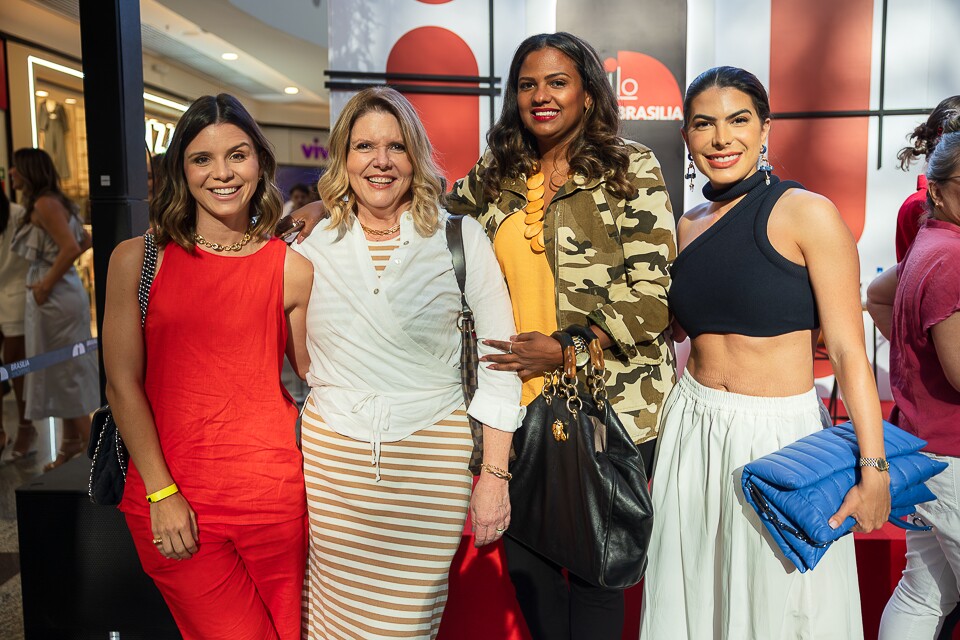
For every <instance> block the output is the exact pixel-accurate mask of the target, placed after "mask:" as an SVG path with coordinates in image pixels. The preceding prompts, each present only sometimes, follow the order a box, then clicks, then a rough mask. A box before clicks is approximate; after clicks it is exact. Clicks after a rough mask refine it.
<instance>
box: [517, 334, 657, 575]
mask: <svg viewBox="0 0 960 640" xmlns="http://www.w3.org/2000/svg"><path fill="white" fill-rule="evenodd" d="M567 331H577V332H578V333H581V335H582V336H583V337H585V338H586V339H587V340H588V345H589V351H590V362H589V363H588V365H587V376H586V379H587V385H586V386H585V387H584V386H583V385H578V382H577V369H576V350H575V347H574V344H573V340H572V339H571V337H570V335H569V334H568V333H563V332H557V333H555V334H553V337H554V338H556V339H557V340H559V341H560V344H561V345H562V347H563V352H564V367H563V370H562V371H561V370H558V371H556V372H553V373H548V374H547V377H546V380H545V384H544V388H543V392H542V393H541V394H540V395H539V396H538V397H537V398H536V399H535V400H534V401H533V402H531V403H530V404H529V405H528V406H527V415H526V417H525V418H524V421H523V426H522V427H521V428H520V429H519V430H517V432H516V434H514V439H513V444H514V447H515V449H516V452H517V459H516V461H515V462H514V463H512V464H511V465H510V471H511V473H513V479H512V480H511V481H510V503H511V511H512V513H513V514H514V515H513V518H512V520H511V522H510V528H509V529H508V530H507V535H509V536H510V537H512V538H513V539H514V540H516V541H518V542H520V543H522V544H523V545H525V546H527V547H529V548H530V549H532V550H534V551H535V552H537V553H539V554H541V555H543V556H545V557H546V558H548V559H549V560H552V561H553V562H555V563H557V564H559V565H561V566H563V567H566V569H567V570H568V571H570V572H572V573H574V574H575V575H577V576H579V577H580V578H582V579H583V580H586V581H587V582H590V583H591V584H594V585H597V586H601V587H609V588H620V589H625V588H627V587H631V586H633V585H635V584H637V583H638V582H639V581H640V579H641V578H642V577H643V572H644V571H645V570H646V566H647V547H648V546H649V543H650V533H651V529H652V527H653V506H652V503H651V500H650V492H649V488H648V486H647V474H646V470H645V468H644V465H643V461H642V460H641V458H640V452H639V451H638V450H637V447H636V445H635V444H634V443H633V441H632V440H631V439H630V436H629V435H628V433H627V430H626V429H625V428H624V426H623V424H621V422H620V419H619V418H618V417H617V414H616V413H615V412H614V411H613V407H611V406H610V403H609V402H608V401H607V398H606V389H605V387H604V381H603V373H604V364H603V350H602V349H601V348H600V342H599V341H598V340H597V338H596V335H594V334H593V332H592V331H590V330H589V329H587V328H586V327H572V328H570V329H568V330H567Z"/></svg>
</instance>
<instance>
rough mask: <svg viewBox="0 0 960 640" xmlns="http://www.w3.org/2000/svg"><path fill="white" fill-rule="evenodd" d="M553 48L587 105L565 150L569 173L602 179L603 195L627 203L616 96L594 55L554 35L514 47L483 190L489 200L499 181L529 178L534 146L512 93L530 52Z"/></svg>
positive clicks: (626, 157)
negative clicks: (569, 66) (568, 64)
mask: <svg viewBox="0 0 960 640" xmlns="http://www.w3.org/2000/svg"><path fill="white" fill-rule="evenodd" d="M548 47H550V48H553V49H556V50H557V51H559V52H561V53H562V54H564V55H565V56H567V57H568V58H570V60H571V61H572V62H573V65H574V67H575V68H576V69H577V73H578V74H580V80H581V82H582V83H583V88H584V91H586V93H587V95H589V96H590V97H591V98H592V99H593V105H592V106H591V108H590V109H588V110H587V112H586V113H585V114H584V117H583V122H582V123H581V125H580V130H579V131H578V132H577V136H576V138H575V139H574V140H573V142H572V143H571V144H570V147H569V148H568V149H567V161H568V162H569V164H570V169H572V170H573V171H574V172H576V173H579V174H581V175H583V176H584V177H585V178H587V179H588V180H592V179H594V178H599V177H601V176H603V175H606V176H607V191H609V192H610V193H611V194H613V195H615V196H617V197H619V198H631V197H633V196H635V195H636V190H635V189H634V187H633V185H631V184H630V180H629V179H628V177H627V169H628V167H629V165H630V152H629V151H628V150H627V148H626V147H625V146H624V145H623V140H622V139H621V138H620V137H619V133H620V110H619V107H618V105H617V96H616V94H614V92H613V87H611V86H610V82H609V80H608V79H607V74H606V72H605V71H604V70H603V61H602V60H601V59H600V54H598V53H597V51H596V49H594V48H593V47H592V46H590V44H589V43H587V42H586V41H584V40H582V39H580V38H578V37H577V36H575V35H573V34H570V33H566V32H563V31H559V32H557V33H541V34H539V35H535V36H530V37H529V38H527V39H526V40H524V41H523V42H521V43H520V46H519V47H517V51H516V53H514V54H513V61H512V62H511V63H510V73H509V75H508V77H507V82H506V86H505V87H504V93H503V110H502V111H501V112H500V119H499V120H497V123H496V124H495V125H493V127H491V128H490V131H489V132H487V147H488V148H489V149H490V152H491V153H492V154H493V163H492V164H491V166H490V167H488V168H487V171H486V172H485V173H484V176H483V190H484V193H485V194H486V195H487V197H488V198H490V199H491V200H494V199H496V198H497V196H498V195H499V193H500V181H501V180H502V179H503V178H516V177H518V176H520V174H529V173H530V172H531V170H532V169H533V166H534V163H535V162H536V161H537V158H538V156H539V153H538V151H537V140H536V138H535V137H534V136H533V134H531V133H530V132H529V131H527V129H526V127H524V126H523V121H522V120H521V119H520V108H519V105H518V103H517V89H518V84H519V82H518V81H519V78H520V67H522V66H523V62H524V60H526V58H527V56H528V55H530V54H531V53H533V52H534V51H540V50H541V49H546V48H548Z"/></svg>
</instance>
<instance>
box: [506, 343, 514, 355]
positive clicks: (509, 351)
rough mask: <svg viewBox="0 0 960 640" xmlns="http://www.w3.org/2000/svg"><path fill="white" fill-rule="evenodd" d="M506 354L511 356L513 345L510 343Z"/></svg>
mask: <svg viewBox="0 0 960 640" xmlns="http://www.w3.org/2000/svg"><path fill="white" fill-rule="evenodd" d="M507 353H511V354H512V353H513V343H512V342H511V343H510V348H509V349H507Z"/></svg>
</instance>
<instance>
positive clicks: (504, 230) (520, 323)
mask: <svg viewBox="0 0 960 640" xmlns="http://www.w3.org/2000/svg"><path fill="white" fill-rule="evenodd" d="M526 230H527V224H526V223H525V222H524V212H523V211H518V212H516V213H513V214H511V215H510V216H509V217H508V218H507V219H506V220H504V221H503V223H502V224H501V225H500V228H499V229H497V235H496V237H495V238H494V240H493V249H494V251H495V252H496V254H497V260H498V261H499V262H500V268H501V269H503V275H504V277H505V278H506V280H507V288H508V289H509V290H510V300H511V303H512V305H513V320H514V322H516V324H517V333H526V332H528V331H539V332H541V333H544V334H546V335H548V336H549V335H550V334H552V333H553V332H554V331H556V330H557V304H556V281H555V280H554V277H553V272H551V271H550V264H549V263H548V262H547V256H546V253H545V252H543V251H541V252H539V253H534V252H533V249H532V248H531V246H530V240H529V239H527V238H525V237H524V232H525V231H526ZM541 389H543V376H542V375H539V376H535V377H533V378H530V379H528V380H524V382H523V395H522V397H521V400H520V402H521V403H522V404H524V405H527V404H529V403H530V402H532V401H533V399H534V398H536V397H537V395H538V394H539V393H540V391H541Z"/></svg>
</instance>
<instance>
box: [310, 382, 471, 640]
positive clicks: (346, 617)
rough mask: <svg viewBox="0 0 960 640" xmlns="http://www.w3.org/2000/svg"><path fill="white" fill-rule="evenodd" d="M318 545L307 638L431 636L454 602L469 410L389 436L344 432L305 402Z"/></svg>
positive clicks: (467, 491)
mask: <svg viewBox="0 0 960 640" xmlns="http://www.w3.org/2000/svg"><path fill="white" fill-rule="evenodd" d="M302 441H303V443H302V446H303V462H304V468H303V475H304V479H305V480H306V484H307V509H308V512H309V517H310V548H309V553H308V558H307V578H306V584H305V587H304V606H303V612H304V624H303V638H304V639H309V640H399V639H403V640H431V639H432V638H436V636H437V631H438V630H439V628H440V619H441V617H442V615H443V607H444V605H445V604H446V602H447V575H448V573H449V571H450V563H451V562H452V561H453V556H454V554H455V553H456V551H457V548H458V547H459V545H460V539H461V536H462V534H463V525H464V522H465V520H466V517H467V509H468V507H469V504H470V495H471V492H472V489H473V476H472V475H471V474H470V471H469V470H468V468H467V466H468V463H469V461H470V454H471V452H472V451H473V437H472V436H471V433H470V424H469V422H468V421H467V414H466V411H465V410H464V409H463V408H462V407H461V408H460V409H458V410H457V411H454V413H453V414H452V415H450V416H449V417H447V418H445V419H443V420H440V421H439V422H437V423H436V424H434V425H426V426H425V428H424V429H421V430H420V431H417V432H416V433H414V434H412V435H410V436H408V437H406V438H404V439H403V440H400V441H399V442H384V443H383V444H382V448H381V452H380V475H381V479H380V480H379V481H378V480H377V479H376V470H375V468H374V467H373V466H372V465H371V453H370V444H369V443H368V442H361V441H359V440H353V439H351V438H348V437H346V436H342V435H339V434H338V433H336V432H334V431H333V430H332V429H330V427H328V426H327V425H326V423H324V421H323V418H322V417H321V416H320V413H319V412H318V410H317V409H316V407H314V405H313V400H312V399H308V400H307V406H306V409H305V410H304V413H303V421H302Z"/></svg>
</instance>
